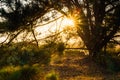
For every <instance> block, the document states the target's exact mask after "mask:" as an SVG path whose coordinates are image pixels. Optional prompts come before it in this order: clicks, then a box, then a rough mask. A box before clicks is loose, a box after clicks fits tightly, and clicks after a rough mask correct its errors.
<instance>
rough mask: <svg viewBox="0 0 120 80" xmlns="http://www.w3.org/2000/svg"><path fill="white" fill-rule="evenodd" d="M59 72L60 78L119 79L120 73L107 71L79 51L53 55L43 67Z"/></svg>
mask: <svg viewBox="0 0 120 80" xmlns="http://www.w3.org/2000/svg"><path fill="white" fill-rule="evenodd" d="M51 70H54V71H56V72H57V73H59V77H60V80H120V73H114V74H112V73H108V72H106V71H105V70H104V69H103V68H101V67H100V66H98V65H97V64H95V63H94V62H93V61H92V60H91V59H89V58H88V57H87V56H86V55H83V54H82V55H81V53H75V54H74V53H66V54H64V55H63V56H62V57H58V56H57V57H56V58H55V57H54V59H53V61H52V63H51V64H50V65H49V66H46V67H45V71H46V72H50V71H51Z"/></svg>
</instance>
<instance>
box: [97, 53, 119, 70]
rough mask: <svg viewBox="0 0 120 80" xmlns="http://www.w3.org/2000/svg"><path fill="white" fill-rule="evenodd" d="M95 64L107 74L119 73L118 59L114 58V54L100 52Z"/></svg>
mask: <svg viewBox="0 0 120 80" xmlns="http://www.w3.org/2000/svg"><path fill="white" fill-rule="evenodd" d="M95 61H96V63H97V64H99V65H101V66H102V67H104V68H105V69H106V71H108V72H118V71H120V66H119V63H120V59H118V57H115V53H113V52H109V51H107V52H106V53H104V51H101V52H100V53H99V55H98V56H97V57H96V58H95Z"/></svg>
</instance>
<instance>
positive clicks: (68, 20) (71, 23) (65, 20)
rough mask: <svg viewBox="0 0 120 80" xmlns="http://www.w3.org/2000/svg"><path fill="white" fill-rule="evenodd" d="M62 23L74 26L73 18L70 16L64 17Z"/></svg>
mask: <svg viewBox="0 0 120 80" xmlns="http://www.w3.org/2000/svg"><path fill="white" fill-rule="evenodd" d="M62 25H63V26H70V27H74V26H75V23H74V20H73V19H72V18H64V19H63V21H62Z"/></svg>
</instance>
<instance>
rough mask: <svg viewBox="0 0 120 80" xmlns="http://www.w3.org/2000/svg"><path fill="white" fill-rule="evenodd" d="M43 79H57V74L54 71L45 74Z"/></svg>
mask: <svg viewBox="0 0 120 80" xmlns="http://www.w3.org/2000/svg"><path fill="white" fill-rule="evenodd" d="M45 80H58V75H57V74H56V73H55V72H51V73H49V74H47V75H46V77H45Z"/></svg>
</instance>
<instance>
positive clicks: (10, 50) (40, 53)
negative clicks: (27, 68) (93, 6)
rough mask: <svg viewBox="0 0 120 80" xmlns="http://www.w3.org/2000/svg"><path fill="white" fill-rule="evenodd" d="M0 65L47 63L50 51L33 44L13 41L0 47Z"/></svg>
mask: <svg viewBox="0 0 120 80" xmlns="http://www.w3.org/2000/svg"><path fill="white" fill-rule="evenodd" d="M0 50H1V51H0V54H1V56H0V66H6V65H15V66H16V65H21V66H23V65H25V64H30V65H32V64H35V63H39V64H40V65H42V64H45V65H46V64H49V62H50V58H51V53H50V52H49V51H48V50H46V49H43V48H41V47H38V46H36V45H35V44H28V43H13V44H11V45H10V46H7V45H5V46H4V47H2V48H0Z"/></svg>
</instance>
